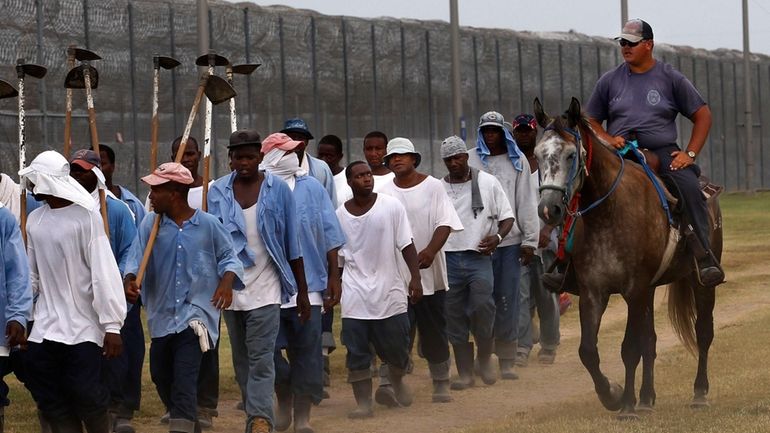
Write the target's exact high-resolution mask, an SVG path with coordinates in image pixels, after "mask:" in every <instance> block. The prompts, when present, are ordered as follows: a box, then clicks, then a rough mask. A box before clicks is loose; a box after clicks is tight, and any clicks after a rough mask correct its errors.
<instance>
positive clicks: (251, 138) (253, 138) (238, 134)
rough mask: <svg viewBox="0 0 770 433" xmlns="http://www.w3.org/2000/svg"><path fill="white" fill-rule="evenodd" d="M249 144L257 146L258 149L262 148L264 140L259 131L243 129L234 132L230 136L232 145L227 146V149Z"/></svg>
mask: <svg viewBox="0 0 770 433" xmlns="http://www.w3.org/2000/svg"><path fill="white" fill-rule="evenodd" d="M247 144H251V145H254V146H257V148H260V147H262V139H261V138H260V136H259V133H258V132H257V131H255V130H253V129H241V130H238V131H235V132H233V133H232V134H230V143H229V144H228V145H227V148H228V149H232V148H234V147H239V146H245V145H247Z"/></svg>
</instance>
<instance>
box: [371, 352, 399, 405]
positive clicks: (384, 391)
mask: <svg viewBox="0 0 770 433" xmlns="http://www.w3.org/2000/svg"><path fill="white" fill-rule="evenodd" d="M388 371H389V369H388V364H385V363H384V362H383V363H381V364H380V368H379V372H378V374H379V376H380V386H378V387H377V391H375V392H374V401H376V402H377V404H381V405H383V406H386V407H398V406H399V405H398V400H396V392H395V391H393V386H391V384H390V378H388Z"/></svg>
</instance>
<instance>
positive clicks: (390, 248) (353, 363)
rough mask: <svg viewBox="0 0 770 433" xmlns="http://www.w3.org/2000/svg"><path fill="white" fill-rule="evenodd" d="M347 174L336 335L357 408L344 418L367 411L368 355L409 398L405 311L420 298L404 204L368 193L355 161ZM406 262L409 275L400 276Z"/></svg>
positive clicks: (400, 396) (364, 172)
mask: <svg viewBox="0 0 770 433" xmlns="http://www.w3.org/2000/svg"><path fill="white" fill-rule="evenodd" d="M345 175H346V177H347V178H348V183H349V184H350V187H351V189H352V191H353V198H352V199H350V200H348V201H347V202H345V203H344V204H343V205H342V206H340V207H339V208H337V217H338V218H339V221H340V225H341V226H342V231H343V232H344V234H345V238H346V243H345V245H343V246H342V248H341V249H340V251H339V254H340V262H341V263H342V264H343V268H344V271H343V273H342V300H341V305H342V340H343V341H344V343H345V347H346V348H347V351H348V353H347V356H346V359H345V366H346V367H347V368H348V382H350V384H351V385H352V386H353V395H354V396H355V399H356V405H357V407H356V409H355V410H353V411H352V412H350V413H349V414H348V417H350V418H368V417H371V416H372V415H373V412H372V371H371V369H370V365H371V362H372V359H373V356H372V352H371V350H370V347H369V346H370V345H373V346H374V349H375V352H376V353H377V356H379V357H380V358H381V359H382V360H383V361H384V362H386V363H387V364H388V365H389V367H390V368H389V372H388V374H389V376H390V382H391V383H392V387H393V390H394V392H393V394H394V398H395V400H396V402H397V403H398V404H399V405H401V406H409V405H411V404H412V400H413V396H412V393H411V390H410V389H409V388H408V387H407V385H406V384H405V383H404V382H403V377H404V374H405V373H406V367H407V364H408V362H409V328H410V324H409V317H408V312H407V305H408V302H409V301H407V297H409V299H410V301H411V302H412V303H415V302H419V301H420V298H421V297H422V285H421V283H420V280H421V276H420V271H419V262H418V257H417V250H416V249H415V247H414V243H413V241H412V233H411V229H410V225H409V221H408V219H407V215H406V210H405V209H404V207H403V205H401V203H400V202H399V201H398V200H396V199H395V198H393V197H390V196H387V195H385V194H377V193H374V192H373V187H374V182H373V179H372V171H371V169H370V168H369V167H368V165H367V164H366V163H364V162H361V161H356V162H353V163H351V164H350V165H348V167H347V168H346V169H345ZM403 263H405V264H406V267H407V268H408V270H409V272H408V275H409V282H408V284H407V282H406V281H405V280H404V278H403V276H402V275H403V274H402V272H401V265H402V264H403Z"/></svg>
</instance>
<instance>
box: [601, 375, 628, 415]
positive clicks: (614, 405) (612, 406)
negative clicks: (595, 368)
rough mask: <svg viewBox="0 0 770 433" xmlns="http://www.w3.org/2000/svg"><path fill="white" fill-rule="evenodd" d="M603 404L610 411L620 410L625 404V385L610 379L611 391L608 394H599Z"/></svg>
mask: <svg viewBox="0 0 770 433" xmlns="http://www.w3.org/2000/svg"><path fill="white" fill-rule="evenodd" d="M599 401H601V402H602V406H604V408H605V409H607V410H610V411H613V412H615V411H618V410H620V408H621V407H622V406H623V387H622V386H620V385H618V384H617V383H615V382H612V381H610V392H609V393H608V394H607V395H602V394H599Z"/></svg>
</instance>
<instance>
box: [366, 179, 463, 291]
mask: <svg viewBox="0 0 770 433" xmlns="http://www.w3.org/2000/svg"><path fill="white" fill-rule="evenodd" d="M380 192H381V193H383V194H388V195H390V196H393V197H395V198H397V199H398V201H400V202H401V204H402V205H404V208H405V209H406V213H407V215H408V217H409V225H410V226H411V228H412V235H413V236H414V246H415V248H416V249H417V252H418V253H419V252H420V251H422V250H423V249H425V247H427V246H428V244H429V243H430V240H431V238H433V232H434V231H435V230H436V229H437V228H439V227H441V226H448V227H449V228H450V230H451V232H457V231H460V230H462V229H463V224H462V222H460V217H458V216H457V212H456V211H455V208H454V206H452V201H451V200H450V199H449V196H448V195H447V193H446V191H444V186H443V185H441V181H440V180H438V179H436V178H435V177H433V176H428V177H426V178H425V180H423V181H422V182H420V183H419V184H417V185H415V186H413V187H411V188H399V187H398V186H396V184H395V182H389V183H387V184H386V185H383V187H382V188H381V189H380ZM373 227H379V226H373ZM451 232H450V233H451ZM402 272H405V273H404V276H406V275H409V273H408V270H407V268H406V263H404V264H403V267H402ZM420 276H421V278H422V294H423V296H429V295H432V294H433V293H434V292H437V291H439V290H448V289H449V283H448V282H447V274H446V257H445V256H444V250H443V248H442V249H441V250H440V251H439V252H438V253H437V254H436V257H435V258H434V259H433V264H432V265H431V266H430V267H429V268H427V269H420Z"/></svg>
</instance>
